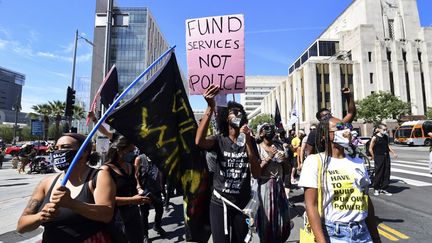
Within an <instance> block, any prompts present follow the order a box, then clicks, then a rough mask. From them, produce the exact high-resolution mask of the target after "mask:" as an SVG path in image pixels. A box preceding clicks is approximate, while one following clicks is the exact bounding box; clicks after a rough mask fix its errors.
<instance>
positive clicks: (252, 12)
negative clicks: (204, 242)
mask: <svg viewBox="0 0 432 243" xmlns="http://www.w3.org/2000/svg"><path fill="white" fill-rule="evenodd" d="M116 2H117V4H118V5H120V6H125V7H127V6H129V7H138V6H148V7H149V8H150V11H151V12H152V14H153V16H154V17H155V18H156V21H157V23H158V25H159V27H160V29H161V31H162V32H163V34H164V36H165V38H166V39H167V41H168V42H169V44H170V45H177V48H176V54H177V59H178V61H179V63H180V66H181V68H182V70H183V71H184V72H185V73H186V70H187V68H186V52H185V24H184V23H185V20H186V19H189V18H198V17H205V16H215V15H225V14H237V13H243V14H244V15H245V31H246V34H245V43H246V46H245V51H246V53H245V56H246V75H282V76H283V75H287V73H288V67H289V65H290V64H291V63H292V62H293V61H294V60H295V59H296V58H297V57H298V56H299V55H300V54H301V52H303V51H304V49H305V48H307V46H309V45H310V44H311V42H312V41H313V40H315V38H316V37H317V36H319V34H320V33H321V32H322V31H323V30H324V29H325V28H326V27H327V26H328V25H329V24H331V23H332V21H333V20H334V19H335V18H336V17H337V16H338V15H339V14H340V13H341V12H342V11H343V10H344V9H345V8H346V7H347V6H348V5H349V4H350V3H351V2H352V1H351V0H326V1H319V0H301V1H294V0H267V1H257V0H252V1H251V0H217V1H208V0H207V1H206V0H201V1H199V0H182V1H173V0H147V1H144V0H116ZM417 2H418V7H419V11H420V21H421V24H422V26H432V1H431V0H418V1H417ZM94 13H95V1H91V0H73V1H59V0H43V1H34V0H0V66H2V67H5V68H7V69H11V70H13V71H17V72H20V73H23V74H25V75H26V85H25V86H24V88H23V97H22V106H23V110H24V111H27V112H28V111H30V110H31V109H30V107H31V106H32V105H34V104H40V103H44V102H47V101H50V100H64V99H65V96H66V87H67V86H68V85H70V80H71V72H72V51H73V41H74V33H75V30H76V29H78V30H79V32H80V33H82V35H86V36H87V38H88V39H90V40H92V39H93V25H94ZM91 55H92V49H91V46H90V45H89V44H87V43H85V42H84V41H82V40H81V41H79V45H78V53H77V57H78V58H77V67H76V77H90V76H91ZM0 88H1V87H0ZM191 104H192V107H193V108H196V109H204V108H205V102H204V100H203V98H202V97H200V96H193V97H191Z"/></svg>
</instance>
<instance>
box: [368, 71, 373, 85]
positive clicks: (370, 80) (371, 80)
mask: <svg viewBox="0 0 432 243" xmlns="http://www.w3.org/2000/svg"><path fill="white" fill-rule="evenodd" d="M369 82H370V83H371V84H373V73H369Z"/></svg>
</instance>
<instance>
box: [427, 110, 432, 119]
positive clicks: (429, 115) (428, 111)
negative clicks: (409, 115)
mask: <svg viewBox="0 0 432 243" xmlns="http://www.w3.org/2000/svg"><path fill="white" fill-rule="evenodd" d="M426 118H427V119H428V120H431V119H432V107H428V108H427V111H426Z"/></svg>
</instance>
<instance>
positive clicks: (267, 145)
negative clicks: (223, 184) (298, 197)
mask: <svg viewBox="0 0 432 243" xmlns="http://www.w3.org/2000/svg"><path fill="white" fill-rule="evenodd" d="M258 133H259V135H260V138H261V140H262V142H261V143H260V144H259V145H258V153H259V156H260V159H261V164H260V166H261V177H260V179H259V180H258V194H259V197H260V207H259V209H258V216H257V222H256V226H257V231H258V235H259V238H260V242H285V241H286V240H287V239H288V237H289V235H290V231H291V228H290V215H289V204H288V199H287V197H286V194H285V188H284V184H283V163H285V162H287V161H286V160H287V156H286V154H285V152H284V149H283V146H282V144H279V143H274V142H273V138H274V136H275V128H274V126H272V125H270V124H268V123H264V124H262V125H261V126H260V128H259V129H258Z"/></svg>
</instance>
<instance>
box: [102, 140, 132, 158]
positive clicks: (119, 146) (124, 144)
mask: <svg viewBox="0 0 432 243" xmlns="http://www.w3.org/2000/svg"><path fill="white" fill-rule="evenodd" d="M131 145H132V143H131V142H129V140H127V139H126V137H124V136H122V135H120V136H119V137H118V138H117V139H116V140H115V141H114V142H113V143H112V144H111V145H110V147H109V149H108V153H107V156H106V162H105V164H115V165H117V164H118V161H119V159H120V158H119V154H118V152H119V151H122V150H124V149H126V148H128V147H130V146H131Z"/></svg>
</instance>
